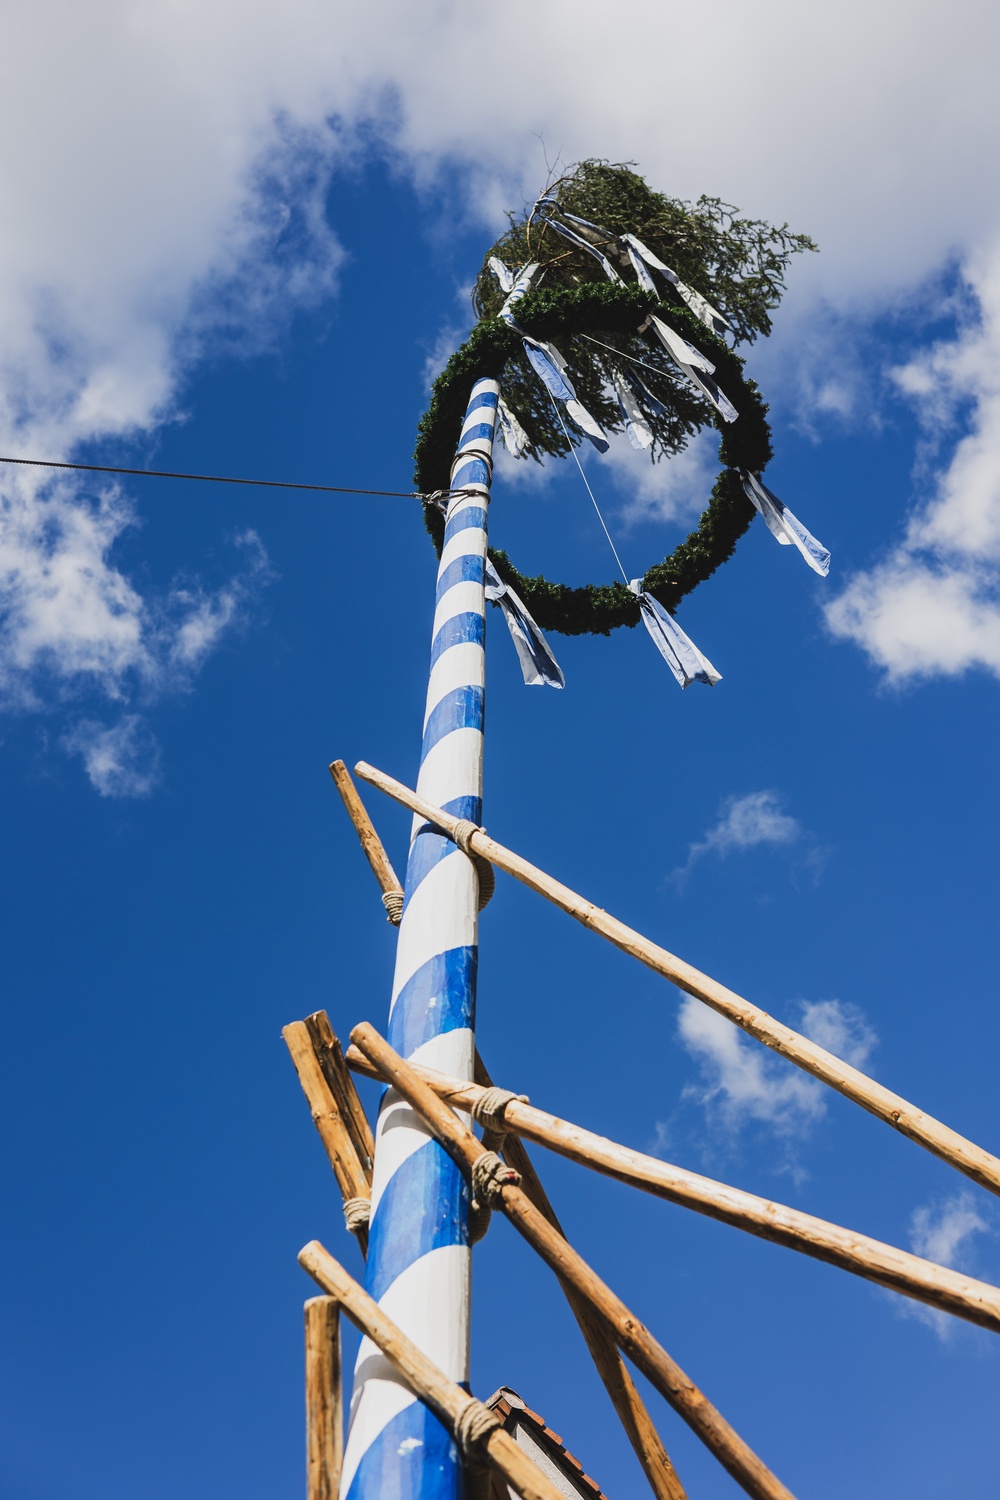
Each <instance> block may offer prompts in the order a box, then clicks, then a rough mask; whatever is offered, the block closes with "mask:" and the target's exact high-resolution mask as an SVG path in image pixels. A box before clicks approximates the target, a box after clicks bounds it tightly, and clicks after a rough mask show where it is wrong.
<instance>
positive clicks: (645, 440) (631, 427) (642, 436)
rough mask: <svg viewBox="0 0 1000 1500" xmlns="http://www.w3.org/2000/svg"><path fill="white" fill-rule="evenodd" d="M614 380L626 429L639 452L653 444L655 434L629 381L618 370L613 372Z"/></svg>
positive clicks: (633, 445)
mask: <svg viewBox="0 0 1000 1500" xmlns="http://www.w3.org/2000/svg"><path fill="white" fill-rule="evenodd" d="M611 379H612V380H613V381H614V386H615V394H616V395H617V397H618V405H619V406H620V407H621V413H622V417H623V419H624V422H625V431H626V433H627V434H628V440H629V442H630V443H631V444H632V447H633V448H635V449H636V451H637V452H640V453H641V452H642V451H643V449H645V448H651V447H652V446H653V434H652V432H651V431H650V428H649V423H648V422H647V421H646V418H645V415H644V414H643V410H642V408H641V406H640V405H639V403H638V401H637V400H636V399H635V393H634V392H633V390H632V387H631V386H630V385H629V383H628V381H627V380H626V379H625V377H624V375H622V374H621V373H620V372H619V371H618V370H613V371H612V372H611Z"/></svg>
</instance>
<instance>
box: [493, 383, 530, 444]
mask: <svg viewBox="0 0 1000 1500" xmlns="http://www.w3.org/2000/svg"><path fill="white" fill-rule="evenodd" d="M497 416H498V417H499V418H500V433H501V436H502V437H503V441H504V447H505V448H506V449H507V452H508V453H509V454H510V455H511V457H512V458H523V457H524V450H525V449H526V448H527V446H528V434H527V433H526V432H525V430H524V428H523V427H522V426H521V424H520V422H519V421H518V420H517V418H516V417H515V415H514V413H513V412H512V411H511V409H510V407H509V406H508V405H507V403H506V401H505V400H504V399H503V397H502V396H501V397H500V399H499V400H498V401H497Z"/></svg>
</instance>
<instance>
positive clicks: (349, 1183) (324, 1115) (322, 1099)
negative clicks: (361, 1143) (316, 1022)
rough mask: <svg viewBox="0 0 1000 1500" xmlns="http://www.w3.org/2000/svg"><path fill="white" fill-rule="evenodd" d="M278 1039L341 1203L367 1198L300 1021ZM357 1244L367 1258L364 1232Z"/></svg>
mask: <svg viewBox="0 0 1000 1500" xmlns="http://www.w3.org/2000/svg"><path fill="white" fill-rule="evenodd" d="M281 1035H282V1036H283V1037H284V1039H285V1045H286V1046H287V1048H288V1050H289V1052H290V1053H291V1058H292V1062H293V1063H294V1064H295V1071H296V1073H297V1074H298V1075H299V1083H300V1084H301V1085H302V1092H303V1093H304V1094H305V1096H306V1100H307V1101H308V1104H309V1109H310V1111H311V1113H312V1117H313V1124H314V1125H315V1126H316V1130H317V1132H318V1133H319V1138H320V1140H321V1141H322V1142H323V1145H324V1147H325V1149H326V1154H327V1157H328V1158H329V1161H330V1165H331V1167H332V1168H333V1170H334V1175H335V1176H336V1178H337V1185H338V1187H339V1188H340V1191H341V1194H342V1195H343V1198H344V1200H345V1202H346V1200H347V1199H348V1198H370V1197H371V1187H370V1186H369V1180H368V1178H367V1177H366V1175H365V1172H364V1169H363V1167H362V1165H361V1162H360V1160H359V1158H358V1154H357V1152H356V1151H355V1149H354V1142H353V1140H352V1139H351V1133H350V1131H349V1130H348V1128H347V1124H346V1122H345V1120H344V1116H343V1114H342V1113H341V1110H340V1107H339V1106H338V1104H337V1101H336V1099H335V1098H334V1096H333V1093H332V1092H331V1090H330V1085H329V1084H328V1083H327V1080H326V1077H325V1076H324V1073H323V1069H322V1068H321V1067H320V1064H319V1060H318V1058H317V1056H316V1053H315V1050H314V1049H313V1043H312V1037H311V1036H310V1034H309V1028H308V1026H307V1025H306V1024H305V1022H304V1021H292V1022H291V1023H290V1024H289V1025H288V1026H286V1027H284V1028H283V1030H282V1033H281ZM357 1241H358V1244H359V1245H360V1246H361V1253H362V1255H367V1254H368V1230H367V1228H364V1227H363V1228H361V1229H360V1230H358V1232H357Z"/></svg>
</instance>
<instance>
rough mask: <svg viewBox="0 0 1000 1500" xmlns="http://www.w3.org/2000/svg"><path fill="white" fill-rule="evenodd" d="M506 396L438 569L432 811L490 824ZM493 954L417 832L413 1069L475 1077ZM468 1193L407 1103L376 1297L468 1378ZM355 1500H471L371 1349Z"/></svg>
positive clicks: (406, 1012)
mask: <svg viewBox="0 0 1000 1500" xmlns="http://www.w3.org/2000/svg"><path fill="white" fill-rule="evenodd" d="M498 396H499V388H498V386H497V383H496V381H494V380H480V381H477V383H476V385H475V386H474V387H473V391H472V396H471V398H470V400H469V405H468V409H467V411H466V414H465V421H464V423H463V425H462V436H461V440H460V442H459V447H458V455H457V457H456V459H455V463H454V466H453V468H452V478H451V487H452V489H462V490H466V491H469V492H470V493H467V494H463V495H461V496H458V497H456V498H454V499H453V500H452V501H451V504H450V506H449V510H448V516H447V521H446V524H445V537H444V548H443V550H442V553H441V561H440V565H439V568H438V578H437V593H436V600H435V610H434V624H433V628H432V632H431V667H430V677H429V680H428V687H427V709H426V713H425V715H424V728H423V741H422V744H421V751H420V775H419V777H418V780H417V791H418V793H419V795H420V796H421V797H425V798H426V799H427V800H428V801H429V802H433V803H434V805H435V806H437V807H443V808H445V809H446V811H448V812H450V813H454V814H455V816H456V817H459V818H470V819H471V820H472V821H473V822H475V823H479V822H480V821H481V819H482V773H483V701H484V687H485V653H484V642H485V607H486V606H485V595H484V570H485V560H486V539H487V506H488V503H489V487H490V470H491V463H492V452H493V435H494V429H495V425H496V416H497V399H498ZM477 954H478V884H477V875H476V870H475V866H474V865H473V863H472V861H471V860H469V859H468V858H467V857H466V856H465V855H464V854H462V853H461V851H460V850H459V849H457V848H456V847H455V845H454V844H453V843H452V842H451V841H450V840H449V839H446V838H444V837H443V836H442V835H441V834H439V833H436V832H435V831H434V830H433V829H432V828H431V827H430V826H429V825H428V824H426V823H424V822H422V821H421V820H420V819H415V820H414V824H413V832H412V837H411V842H410V852H409V858H408V860H407V866H406V881H405V901H404V905H403V916H402V921H401V922H400V927H399V939H398V945H397V949H396V972H395V976H394V979H393V986H392V1001H391V1005H390V1011H389V1032H388V1035H389V1041H390V1042H391V1044H392V1046H393V1047H394V1048H395V1049H396V1051H397V1052H399V1053H400V1054H401V1056H403V1057H405V1058H408V1059H410V1060H411V1061H417V1062H421V1063H423V1064H425V1065H426V1066H428V1067H431V1068H437V1069H439V1070H440V1071H441V1072H445V1073H450V1074H452V1075H454V1076H457V1077H459V1078H469V1079H471V1078H472V1071H473V1054H474V1040H473V1032H474V1025H475V1000H476V962H477ZM468 1212H469V1202H468V1189H467V1187H466V1183H465V1179H464V1177H463V1176H462V1174H461V1172H460V1171H459V1170H458V1168H457V1167H456V1166H455V1165H454V1163H453V1162H452V1161H451V1159H450V1158H449V1157H448V1156H447V1155H446V1153H445V1152H444V1151H443V1150H442V1149H441V1147H440V1146H439V1145H438V1144H437V1142H436V1141H434V1140H432V1139H431V1137H430V1136H429V1134H428V1132H427V1130H426V1128H425V1126H424V1125H423V1123H422V1122H421V1120H420V1117H419V1116H418V1115H416V1114H415V1113H414V1111H413V1110H412V1109H410V1107H409V1105H407V1104H406V1103H405V1102H404V1101H403V1100H402V1099H401V1098H400V1097H399V1095H398V1094H396V1093H395V1092H394V1091H393V1090H392V1089H389V1090H387V1091H386V1094H385V1096H384V1098H383V1101H382V1107H381V1110H380V1112H379V1118H378V1124H377V1126H376V1131H375V1166H374V1180H373V1182H372V1203H371V1223H370V1227H369V1247H368V1265H367V1271H366V1286H367V1289H368V1291H369V1293H370V1294H371V1296H373V1297H374V1298H375V1300H376V1301H377V1302H378V1303H379V1304H380V1305H381V1306H382V1307H383V1308H385V1310H386V1312H387V1313H388V1314H389V1316H390V1317H391V1318H392V1319H393V1321H394V1322H396V1323H398V1324H399V1326H400V1327H401V1328H402V1329H403V1330H404V1331H405V1332H406V1333H408V1334H409V1336H410V1337H411V1338H412V1339H413V1340H414V1341H415V1342H416V1343H417V1344H419V1346H420V1348H421V1349H423V1350H424V1351H425V1352H426V1353H427V1354H428V1355H430V1357H431V1359H433V1360H434V1362H435V1364H437V1365H439V1366H440V1367H441V1369H442V1370H444V1372H445V1373H446V1374H447V1375H449V1376H450V1377H451V1379H452V1380H455V1381H458V1382H459V1383H460V1384H467V1382H468V1376H469V1296H470V1253H469V1244H468ZM340 1493H341V1496H342V1497H344V1500H458V1497H460V1496H461V1493H462V1463H461V1458H460V1456H459V1454H458V1451H457V1449H456V1447H455V1444H454V1443H453V1441H452V1439H451V1436H450V1434H449V1433H448V1432H447V1431H446V1430H445V1428H444V1427H442V1425H441V1423H440V1422H439V1421H438V1420H437V1418H436V1417H434V1416H433V1415H432V1414H431V1413H430V1412H429V1411H428V1410H427V1409H426V1407H424V1406H422V1405H421V1403H420V1402H419V1401H417V1399H416V1398H415V1397H414V1396H413V1395H412V1394H411V1392H410V1391H409V1390H408V1389H407V1388H406V1386H405V1385H403V1384H402V1382H401V1381H400V1380H399V1379H398V1378H397V1376H396V1374H395V1371H394V1370H393V1368H392V1367H391V1366H390V1365H389V1364H388V1362H387V1361H386V1359H385V1358H384V1356H383V1355H382V1354H381V1353H380V1352H379V1350H378V1348H377V1347H376V1346H375V1345H374V1344H373V1343H372V1342H371V1341H370V1340H369V1339H364V1340H362V1343H361V1348H360V1350H359V1353H358V1360H357V1364H356V1366H355V1371H354V1394H353V1398H352V1402H351V1419H350V1430H349V1433H348V1440H347V1447H346V1451H345V1454H344V1467H343V1475H342V1479H341V1489H340Z"/></svg>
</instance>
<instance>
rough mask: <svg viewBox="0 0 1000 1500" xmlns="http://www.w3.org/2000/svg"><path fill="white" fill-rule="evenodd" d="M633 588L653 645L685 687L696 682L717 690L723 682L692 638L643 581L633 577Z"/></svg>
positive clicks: (631, 586)
mask: <svg viewBox="0 0 1000 1500" xmlns="http://www.w3.org/2000/svg"><path fill="white" fill-rule="evenodd" d="M629 588H630V589H631V590H632V592H633V594H634V595H635V596H636V598H637V599H638V601H639V608H640V610H641V611H642V623H643V624H644V625H645V627H646V629H647V630H648V631H649V633H650V635H651V636H652V638H653V644H654V646H655V647H656V649H657V651H659V653H660V655H661V656H662V657H663V660H664V661H665V662H666V664H667V666H668V667H669V668H670V670H671V672H673V674H674V676H675V677H676V679H677V681H678V682H679V683H680V685H681V687H682V688H686V687H690V686H691V684H692V682H703V683H705V685H706V686H707V687H714V686H715V684H716V683H717V682H721V681H722V673H721V672H717V671H716V670H715V668H714V667H713V666H712V663H711V662H710V661H709V659H708V657H707V656H703V655H702V653H701V652H700V651H699V650H698V647H697V646H696V645H695V644H694V641H692V640H691V639H690V637H689V636H687V635H685V634H684V631H683V630H682V629H681V627H680V626H679V625H678V623H677V621H676V620H675V619H674V618H673V616H672V615H670V614H668V613H667V611H666V610H665V609H664V608H663V605H662V604H660V603H659V601H658V600H656V599H654V598H653V596H652V594H647V593H645V592H644V590H643V587H642V579H641V578H633V579H632V582H631V583H630V584H629Z"/></svg>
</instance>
